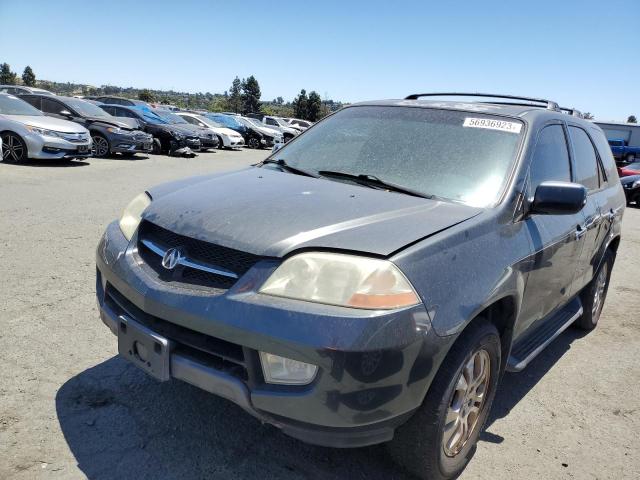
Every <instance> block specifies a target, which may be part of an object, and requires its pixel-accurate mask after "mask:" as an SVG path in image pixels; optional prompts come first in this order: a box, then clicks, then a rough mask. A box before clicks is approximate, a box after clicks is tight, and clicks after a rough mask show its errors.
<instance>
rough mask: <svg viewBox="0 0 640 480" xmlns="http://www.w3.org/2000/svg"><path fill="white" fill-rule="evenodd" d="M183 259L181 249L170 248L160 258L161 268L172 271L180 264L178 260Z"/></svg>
mask: <svg viewBox="0 0 640 480" xmlns="http://www.w3.org/2000/svg"><path fill="white" fill-rule="evenodd" d="M183 258H184V255H183V253H182V249H181V248H180V247H177V248H170V249H169V250H167V251H166V252H164V255H163V257H162V266H163V267H164V268H166V269H167V270H173V269H174V268H176V266H177V265H178V264H179V263H180V260H182V259H183Z"/></svg>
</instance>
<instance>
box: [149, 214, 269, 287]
mask: <svg viewBox="0 0 640 480" xmlns="http://www.w3.org/2000/svg"><path fill="white" fill-rule="evenodd" d="M145 241H150V242H153V243H154V244H156V245H158V246H160V247H161V248H162V249H163V250H167V249H169V248H181V249H182V250H183V251H184V253H185V256H187V257H188V258H189V260H192V261H195V262H197V263H199V264H202V265H203V266H205V267H209V268H213V269H218V270H226V271H229V272H233V273H234V274H235V275H236V276H237V277H238V278H240V277H241V276H242V275H244V274H245V273H246V272H247V271H248V270H249V269H250V268H251V267H253V266H254V265H255V264H256V263H257V262H258V261H260V260H262V259H263V258H264V257H260V256H258V255H253V254H251V253H247V252H242V251H240V250H235V249H233V248H228V247H223V246H222V245H216V244H214V243H210V242H205V241H202V240H196V239H195V238H191V237H186V236H184V235H179V234H177V233H174V232H172V231H170V230H167V229H165V228H162V227H160V226H158V225H155V224H154V223H151V222H149V221H143V222H142V223H141V225H140V229H139V230H138V254H139V255H140V257H141V258H142V260H144V262H145V263H146V264H147V266H149V267H150V268H151V269H152V270H153V271H154V272H155V273H156V274H157V275H158V277H159V279H160V280H163V281H166V282H178V283H182V284H186V285H190V286H198V287H205V288H210V289H213V290H217V292H213V293H223V292H224V291H226V290H228V289H229V288H231V287H232V286H233V285H234V283H235V282H236V281H237V279H236V278H232V277H229V276H225V275H218V274H215V273H212V272H208V271H205V270H202V269H199V268H194V267H187V266H178V267H176V268H175V269H173V270H167V269H166V268H164V267H163V266H162V258H161V257H160V255H158V254H157V253H156V252H154V251H152V250H151V249H150V248H148V247H147V246H146V245H145V244H144V242H145Z"/></svg>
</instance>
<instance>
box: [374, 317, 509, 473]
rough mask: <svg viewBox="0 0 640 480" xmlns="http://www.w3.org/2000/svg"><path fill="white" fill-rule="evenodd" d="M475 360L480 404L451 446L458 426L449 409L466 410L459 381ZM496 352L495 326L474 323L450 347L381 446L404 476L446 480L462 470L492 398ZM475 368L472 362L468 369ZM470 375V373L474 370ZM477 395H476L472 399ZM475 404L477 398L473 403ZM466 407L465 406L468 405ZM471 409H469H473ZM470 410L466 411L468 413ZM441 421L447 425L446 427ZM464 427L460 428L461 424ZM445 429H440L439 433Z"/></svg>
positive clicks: (479, 321)
mask: <svg viewBox="0 0 640 480" xmlns="http://www.w3.org/2000/svg"><path fill="white" fill-rule="evenodd" d="M478 358H480V359H481V362H484V365H485V366H486V365H488V366H489V367H490V368H489V369H488V373H487V376H488V378H486V379H485V381H484V383H483V384H480V385H478V386H477V387H476V388H477V389H478V388H480V387H481V386H483V388H484V391H483V393H482V400H481V403H480V404H479V405H477V407H478V408H477V413H476V414H475V415H473V414H472V413H468V414H467V417H466V418H467V421H469V422H470V423H472V426H471V427H470V429H469V430H467V432H469V433H468V434H462V436H461V437H459V438H460V439H461V440H460V441H459V442H455V441H454V439H455V438H456V434H457V432H458V429H457V428H456V427H455V425H459V424H460V422H459V421H458V420H459V417H458V420H455V421H454V420H453V419H452V418H451V417H452V415H453V417H454V418H455V417H456V415H455V414H454V412H453V410H451V411H450V407H453V405H454V404H461V407H460V408H461V409H462V411H463V412H465V411H466V409H465V407H464V406H465V405H466V406H467V408H468V407H469V403H468V401H467V400H468V398H467V397H466V394H465V393H464V391H465V390H464V388H462V386H464V385H468V382H466V380H465V382H462V381H461V380H460V379H461V378H468V377H465V376H464V375H466V374H468V373H469V370H465V366H467V364H468V363H469V362H470V360H471V359H476V360H477V359H478ZM500 362H501V349H500V335H499V334H498V331H497V330H496V328H495V326H494V325H492V324H490V323H489V322H487V321H486V320H485V319H483V318H481V317H479V318H477V319H476V320H474V321H473V322H472V323H471V324H470V325H469V326H468V327H467V328H466V329H465V330H464V332H462V334H460V337H459V338H458V339H457V340H456V342H455V343H454V345H453V347H451V350H450V351H449V353H448V354H447V356H446V358H445V359H444V361H443V362H442V365H441V367H440V370H438V373H437V374H436V376H435V378H434V380H433V382H432V384H431V386H430V387H429V391H428V392H427V395H426V396H425V399H424V401H423V402H422V405H421V406H420V408H419V409H418V410H417V412H416V413H415V414H414V415H413V417H411V418H410V419H409V421H408V422H407V423H405V424H404V425H401V426H400V427H399V428H398V429H397V430H396V433H395V437H394V439H393V440H392V441H391V442H390V443H389V444H388V445H387V448H388V450H389V453H390V454H391V456H392V457H393V459H394V460H395V461H396V462H397V463H398V464H399V465H400V466H402V467H403V468H405V469H406V470H407V471H408V472H410V473H411V474H413V475H416V476H417V477H418V478H421V479H425V480H426V479H429V480H447V479H452V478H456V477H457V476H458V475H459V474H460V472H462V470H464V468H465V467H466V466H467V464H468V463H469V461H470V460H471V458H472V457H473V454H474V453H475V450H476V443H477V441H478V436H479V435H480V432H481V431H482V429H483V427H484V424H485V422H486V420H487V417H488V414H489V411H490V410H491V404H492V402H493V398H494V396H495V392H496V387H497V385H498V378H499V375H500ZM473 365H474V366H478V365H479V364H478V363H477V362H476V363H474V364H473ZM474 370H475V369H474ZM477 393H478V391H477V390H476V394H477ZM476 398H477V397H476ZM469 401H470V400H469ZM473 405H474V406H476V405H475V403H474V404H473ZM473 410H474V409H469V410H468V411H469V412H473ZM447 417H449V419H450V422H449V423H447V422H446V420H447ZM465 423H466V422H464V423H463V424H465ZM447 425H449V426H448V427H447V428H446V429H445V427H446V426H447Z"/></svg>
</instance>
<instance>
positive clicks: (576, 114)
mask: <svg viewBox="0 0 640 480" xmlns="http://www.w3.org/2000/svg"><path fill="white" fill-rule="evenodd" d="M560 110H562V111H563V112H567V113H568V114H569V115H571V116H573V117H578V118H584V115H583V114H582V112H581V111H580V110H576V109H575V108H565V107H560Z"/></svg>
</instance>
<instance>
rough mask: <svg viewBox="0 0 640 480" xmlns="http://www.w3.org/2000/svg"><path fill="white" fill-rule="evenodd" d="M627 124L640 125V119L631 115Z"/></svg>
mask: <svg viewBox="0 0 640 480" xmlns="http://www.w3.org/2000/svg"><path fill="white" fill-rule="evenodd" d="M627 123H638V119H637V118H636V116H635V115H629V118H627Z"/></svg>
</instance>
